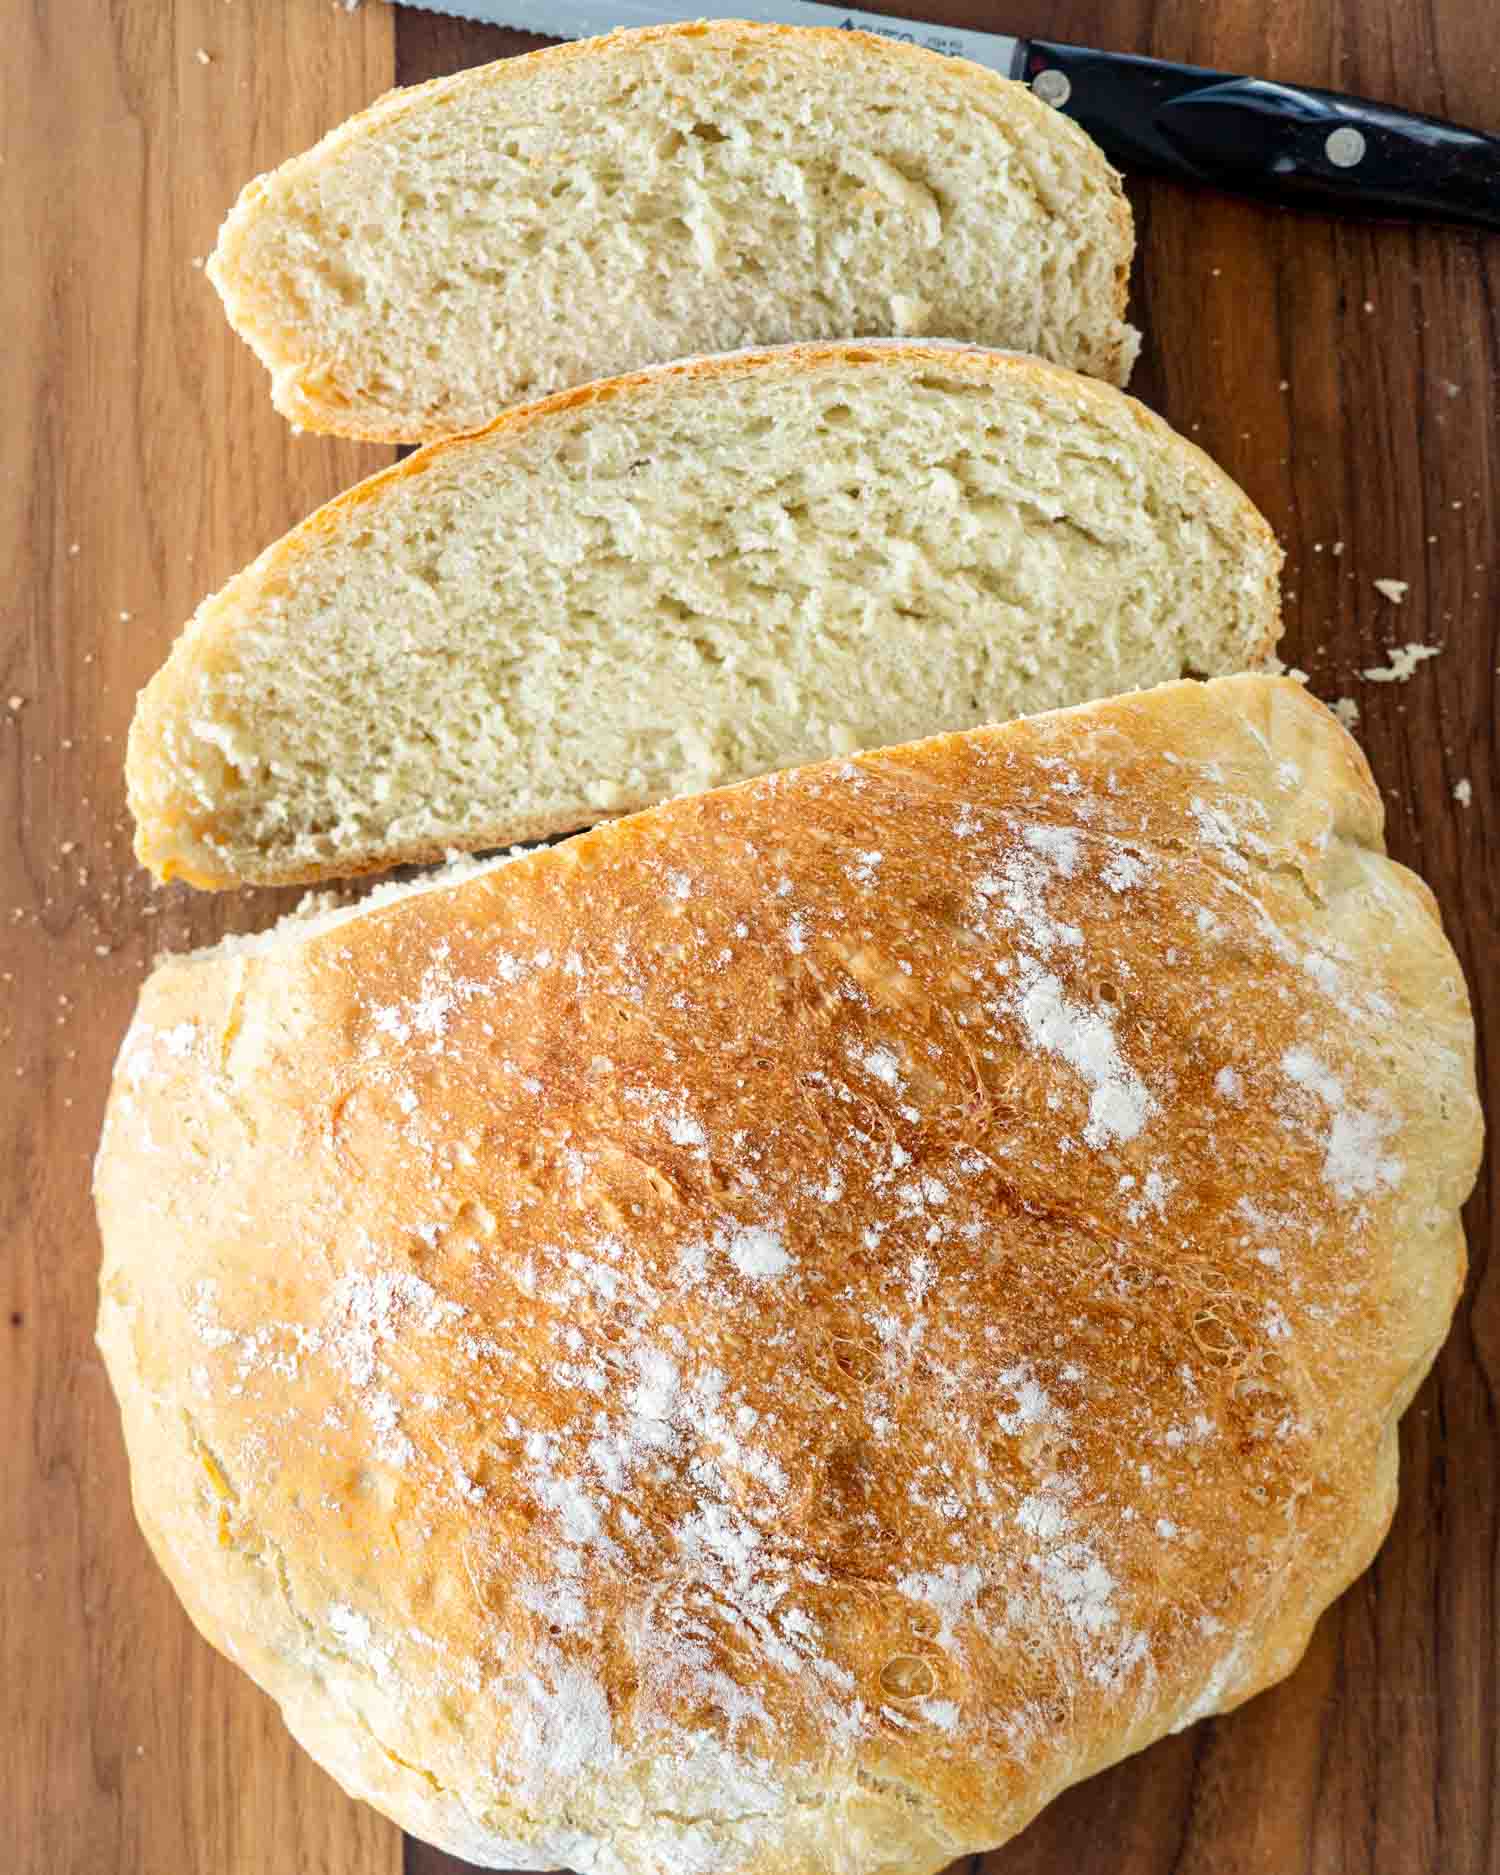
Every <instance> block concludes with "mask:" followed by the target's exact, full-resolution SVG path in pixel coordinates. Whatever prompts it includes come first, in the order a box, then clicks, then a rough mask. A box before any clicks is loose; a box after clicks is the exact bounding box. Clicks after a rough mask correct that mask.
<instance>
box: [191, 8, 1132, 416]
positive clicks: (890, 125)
mask: <svg viewBox="0 0 1500 1875" xmlns="http://www.w3.org/2000/svg"><path fill="white" fill-rule="evenodd" d="M1131 248H1132V233H1131V219H1130V211H1129V208H1128V206H1127V204H1126V201H1125V198H1124V195H1123V194H1122V193H1121V190H1120V186H1119V181H1118V178H1117V177H1116V175H1115V173H1114V171H1113V170H1112V169H1111V168H1110V166H1109V164H1108V163H1107V162H1106V161H1105V159H1104V157H1103V155H1102V154H1101V153H1100V151H1099V150H1098V149H1097V148H1096V147H1095V145H1094V144H1093V143H1092V142H1091V141H1090V140H1089V138H1088V137H1087V136H1085V134H1084V133H1083V132H1082V131H1081V130H1079V129H1078V128H1077V127H1076V126H1075V125H1074V124H1071V123H1069V122H1068V120H1067V119H1066V118H1064V117H1061V116H1060V115H1059V114H1058V113H1057V112H1056V111H1053V110H1051V109H1049V107H1048V106H1046V105H1045V104H1042V103H1041V102H1039V100H1038V99H1036V98H1035V97H1033V96H1032V94H1031V93H1030V92H1029V91H1028V90H1027V89H1026V87H1025V86H1023V85H1018V84H1013V83H1011V82H1010V81H1008V80H1006V79H1002V78H998V77H996V76H995V75H994V74H993V73H990V72H988V71H986V70H984V69H983V68H982V67H980V66H977V65H973V64H970V63H969V62H968V61H967V60H963V59H949V58H944V57H941V56H940V55H938V54H935V53H930V52H923V51H918V50H914V49H913V48H911V47H909V46H900V45H896V44H893V43H892V42H890V41H889V40H885V39H878V38H874V37H871V36H869V35H867V34H864V33H847V32H839V31H836V30H822V29H819V30H815V31H808V30H806V29H801V28H795V27H792V28H789V27H777V26H756V25H748V24H744V23H739V22H735V21H724V20H720V21H714V22H712V23H708V24H705V23H702V22H700V23H697V24H694V25H684V26H669V27H661V28H648V29H646V30H644V31H635V32H623V33H612V34H611V35H610V36H609V37H608V38H605V39H595V40H587V41H584V42H583V43H581V44H579V45H574V46H565V47H560V48H555V49H553V50H549V51H545V52H536V53H532V54H531V55H530V56H529V57H526V58H521V59H506V60H502V61H501V62H499V63H498V64H495V65H489V66H485V67H482V68H481V69H479V70H476V71H468V72H464V73H462V74H460V75H459V76H458V77H456V78H444V79H439V80H437V81H435V82H434V83H432V84H428V85H422V86H419V87H417V88H416V89H414V90H411V91H398V92H393V93H392V94H391V95H390V96H389V97H387V98H385V99H383V100H382V101H381V102H380V103H378V104H376V105H374V106H373V107H372V108H371V109H370V110H368V111H366V112H364V113H363V114H362V115H361V116H359V117H356V118H354V119H353V120H352V121H351V122H350V123H347V124H345V125H344V126H343V127H342V128H340V129H338V130H335V131H334V132H333V133H332V134H331V135H330V136H328V137H326V138H325V139H324V140H323V142H322V143H320V144H318V146H317V147H316V148H315V149H313V150H310V151H308V152H306V153H305V154H304V155H302V156H298V157H295V158H294V159H293V160H292V161H290V162H288V163H286V164H284V165H283V166H282V167H281V168H280V169H278V170H276V171H275V172H274V173H273V174H271V175H269V176H263V177H261V178H260V179H259V180H258V181H256V182H253V183H251V184H250V186H249V187H248V188H247V189H246V190H245V192H244V194H243V195H242V196H241V198H240V200H239V203H238V204H237V205H236V207H235V209H234V210H233V212H232V213H231V214H230V216H229V219H228V220H227V221H226V222H225V224H224V228H223V232H222V233H221V234H220V236H219V243H218V247H217V249H216V251H215V253H214V255H213V258H212V259H211V261H210V262H209V276H210V278H211V279H212V280H213V282H214V284H215V285H216V286H217V287H218V289H219V292H220V293H221V294H222V296H223V299H224V305H225V308H226V310H227V311H228V314H229V318H230V321H231V323H232V324H233V325H234V327H235V329H236V331H238V332H239V333H240V334H241V335H242V336H243V337H244V338H245V339H247V340H248V341H249V343H250V344H251V345H252V346H253V347H254V348H255V351H256V353H257V355H258V356H259V357H260V359H261V361H262V362H263V363H264V364H265V365H266V366H267V368H268V369H269V371H270V372H271V378H272V389H273V395H274V397H275V400H276V406H277V408H278V409H279V410H281V411H283V412H284V413H285V414H286V415H287V416H288V417H290V418H292V419H293V421H294V422H297V423H300V424H302V425H304V426H305V427H306V428H308V429H316V430H328V431H332V432H335V433H337V434H339V435H342V436H362V437H370V438H375V439H381V440H386V441H393V442H423V441H430V440H433V439H435V438H437V437H441V436H451V435H454V434H457V433H459V432H462V431H466V430H475V429H478V428H479V427H480V426H481V425H482V424H484V423H486V422H488V421H489V420H490V419H491V418H492V417H494V416H495V415H496V414H497V413H498V412H499V411H500V410H501V409H502V408H503V407H504V406H506V405H507V404H511V403H515V402H517V401H519V400H521V399H525V398H532V397H540V396H543V395H545V394H547V393H548V392H551V391H556V390H563V389H566V388H568V387H570V386H572V385H576V384H580V383H583V382H585V381H587V380H589V379H593V378H602V377H608V376H611V375H613V374H615V373H617V372H622V371H630V370H635V369H638V368H639V367H640V366H642V365H648V364H655V363H660V362H662V361H665V360H668V359H673V358H680V357H683V356H684V355H686V354H690V353H698V352H709V351H719V350H728V349H731V348H734V347H737V346H744V345H764V344H776V343H781V342H784V341H787V340H799V339H814V338H847V337H849V336H851V335H856V336H864V335H872V336H879V335H899V334H912V333H921V334H929V335H934V336H938V337H948V338H958V339H968V340H974V341H977V342H979V343H982V344H986V345H1005V346H1013V347H1015V348H1016V349H1018V350H1021V351H1028V352H1036V353H1039V354H1040V355H1041V356H1043V357H1045V358H1050V359H1054V360H1056V361H1057V362H1058V363H1061V364H1066V365H1070V366H1073V367H1074V368H1075V369H1078V370H1081V371H1088V372H1092V373H1094V374H1096V375H1097V376H1100V377H1104V378H1108V379H1110V380H1111V381H1113V382H1115V383H1123V382H1124V381H1125V379H1126V377H1127V376H1128V375H1129V371H1130V366H1131V363H1132V361H1133V359H1134V356H1135V350H1136V343H1137V339H1136V334H1135V333H1134V332H1133V331H1132V330H1131V328H1130V327H1129V326H1128V325H1126V324H1125V323H1124V320H1123V314H1124V310H1125V294H1126V276H1127V274H1128V272H1129V269H1130V257H1131Z"/></svg>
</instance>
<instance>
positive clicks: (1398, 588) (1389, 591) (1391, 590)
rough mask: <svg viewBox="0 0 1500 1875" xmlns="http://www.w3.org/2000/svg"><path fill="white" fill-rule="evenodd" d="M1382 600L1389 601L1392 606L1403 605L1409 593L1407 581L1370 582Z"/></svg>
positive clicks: (1385, 580) (1379, 580)
mask: <svg viewBox="0 0 1500 1875" xmlns="http://www.w3.org/2000/svg"><path fill="white" fill-rule="evenodd" d="M1372 583H1373V585H1374V587H1375V590H1376V592H1378V593H1379V594H1380V596H1381V598H1382V599H1389V600H1390V602H1391V604H1392V605H1402V604H1404V603H1405V600H1406V595H1407V594H1408V593H1409V592H1410V591H1411V581H1410V580H1409V579H1377V580H1375V581H1373V582H1372Z"/></svg>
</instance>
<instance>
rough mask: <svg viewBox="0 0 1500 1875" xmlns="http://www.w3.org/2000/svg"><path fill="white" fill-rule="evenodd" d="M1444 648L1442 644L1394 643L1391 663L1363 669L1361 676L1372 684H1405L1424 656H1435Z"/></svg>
mask: <svg viewBox="0 0 1500 1875" xmlns="http://www.w3.org/2000/svg"><path fill="white" fill-rule="evenodd" d="M1442 648H1443V647H1442V646H1441V645H1417V644H1410V645H1393V646H1392V647H1391V661H1390V663H1389V664H1386V665H1377V666H1376V668H1375V669H1374V670H1366V671H1361V672H1360V676H1361V677H1363V678H1364V679H1365V680H1366V682H1367V683H1372V684H1404V683H1405V682H1406V680H1407V678H1408V677H1410V676H1411V674H1412V672H1413V671H1414V670H1415V669H1416V668H1417V666H1418V665H1419V664H1420V663H1421V662H1422V660H1423V659H1424V658H1435V657H1436V656H1437V654H1438V653H1439V652H1440V651H1441V650H1442Z"/></svg>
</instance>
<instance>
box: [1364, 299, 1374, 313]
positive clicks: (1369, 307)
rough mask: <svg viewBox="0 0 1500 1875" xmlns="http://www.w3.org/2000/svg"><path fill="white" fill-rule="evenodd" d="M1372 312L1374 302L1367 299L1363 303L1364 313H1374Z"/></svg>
mask: <svg viewBox="0 0 1500 1875" xmlns="http://www.w3.org/2000/svg"><path fill="white" fill-rule="evenodd" d="M1374 310H1375V302H1374V300H1372V299H1367V300H1366V301H1365V311H1366V312H1374Z"/></svg>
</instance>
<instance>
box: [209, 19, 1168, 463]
mask: <svg viewBox="0 0 1500 1875" xmlns="http://www.w3.org/2000/svg"><path fill="white" fill-rule="evenodd" d="M710 36H712V37H714V38H716V39H722V40H724V41H725V42H726V43H727V44H729V45H730V46H733V47H743V48H747V49H748V48H751V47H754V46H757V45H763V44H766V43H768V42H772V41H775V40H777V39H786V38H790V39H794V40H796V41H797V42H798V43H799V45H805V46H807V47H808V48H809V49H811V50H813V51H815V52H816V53H817V54H818V56H820V57H822V58H824V59H827V60H828V61H829V62H830V63H840V64H843V65H845V66H857V65H858V64H859V63H860V62H861V61H862V60H864V59H866V58H868V57H870V56H872V55H873V56H876V57H878V58H881V59H886V60H890V61H892V62H894V63H896V64H904V65H905V66H906V67H907V68H908V70H909V71H910V73H911V75H912V80H913V82H914V83H921V84H924V85H931V86H934V87H936V88H940V89H944V90H952V91H958V92H961V93H962V94H963V95H965V96H966V97H970V98H973V99H983V100H985V101H986V102H987V103H988V104H989V105H991V106H992V107H994V108H995V109H996V112H997V117H996V121H997V122H999V123H1000V124H1001V125H1002V126H1003V127H1004V128H1005V129H1006V131H1007V134H1009V135H1011V136H1012V137H1013V138H1014V140H1016V141H1017V142H1018V143H1024V141H1025V140H1026V139H1027V138H1030V137H1044V138H1047V139H1058V138H1060V139H1062V140H1063V141H1065V142H1066V143H1068V144H1070V145H1071V147H1072V154H1073V158H1074V161H1075V162H1076V163H1077V164H1078V166H1079V167H1080V169H1087V170H1088V171H1090V172H1091V173H1092V174H1093V175H1094V176H1095V178H1096V179H1097V180H1098V182H1099V183H1100V184H1101V185H1102V186H1103V187H1105V188H1106V189H1107V190H1108V192H1109V196H1110V214H1111V219H1112V220H1113V222H1114V225H1115V230H1116V239H1117V242H1118V244H1119V249H1120V253H1121V259H1120V262H1119V264H1118V267H1117V269H1116V278H1115V305H1114V309H1113V310H1114V317H1115V320H1116V322H1123V321H1124V318H1125V312H1126V307H1127V304H1128V299H1129V287H1130V265H1131V256H1132V253H1133V251H1134V245H1135V223H1134V217H1133V214H1132V212H1131V207H1130V203H1129V200H1128V199H1127V197H1126V195H1125V191H1124V188H1123V186H1122V185H1121V181H1120V176H1119V172H1118V171H1117V170H1116V169H1114V168H1113V166H1112V165H1111V164H1110V163H1109V161H1108V160H1107V158H1106V157H1105V156H1104V153H1103V152H1102V151H1101V150H1100V149H1099V147H1098V145H1097V144H1096V143H1095V142H1094V141H1093V139H1092V138H1091V137H1089V136H1088V135H1087V134H1086V132H1084V131H1083V130H1081V129H1080V128H1079V127H1078V125H1077V124H1075V123H1073V122H1072V121H1071V120H1070V119H1068V118H1066V117H1064V116H1062V115H1061V114H1060V113H1059V112H1057V111H1055V110H1053V109H1052V107H1051V106H1050V105H1046V104H1043V103H1042V102H1041V100H1040V99H1039V98H1037V97H1036V96H1035V94H1034V93H1033V92H1032V91H1031V90H1030V88H1029V87H1028V86H1026V85H1023V84H1018V83H1016V82H1015V81H1014V80H1012V79H1009V78H1002V77H1001V76H1000V75H999V74H998V73H996V72H992V71H990V70H989V69H988V68H987V67H986V66H983V65H977V64H975V63H974V62H973V61H972V60H969V59H958V58H951V57H948V56H947V55H945V54H942V53H937V52H929V51H926V50H925V49H923V48H922V47H920V46H908V45H902V44H900V43H899V42H897V41H895V40H889V39H883V38H880V37H878V36H876V35H874V34H870V33H861V32H846V31H843V30H841V29H839V28H836V27H805V26H774V25H766V24H760V23H756V22H753V21H746V20H711V21H710V20H698V21H692V22H688V23H684V24H680V25H669V26H646V27H630V28H625V29H622V30H621V31H618V32H613V33H608V34H605V35H603V36H601V37H599V38H595V39H583V40H577V41H574V42H572V43H568V44H563V45H557V46H545V47H543V48H542V49H540V50H539V51H536V52H530V53H527V54H525V55H524V56H522V57H520V58H508V59H497V60H495V61H494V62H493V63H491V64H489V65H481V66H476V67H472V68H471V69H470V70H468V71H464V72H458V73H456V74H454V75H452V76H450V77H444V78H434V79H429V80H428V81H427V82H426V83H425V84H420V85H413V86H409V87H405V88H398V89H397V90H394V91H389V92H387V93H386V94H385V96H384V97H381V98H378V99H376V101H375V102H374V103H373V104H371V105H369V106H368V107H367V108H366V109H365V110H363V111H360V112H357V113H356V114H355V115H354V116H353V117H351V118H349V119H348V120H347V121H346V122H345V123H343V124H340V125H339V126H338V127H337V128H336V129H334V130H332V131H330V132H329V133H328V135H327V136H326V137H324V138H323V139H322V140H321V142H319V143H318V144H316V145H315V146H314V147H313V148H312V149H311V150H307V151H304V152H303V153H302V154H301V155H299V156H295V157H292V158H289V159H288V161H287V162H285V163H284V164H282V165H281V167H280V168H279V169H277V170H275V171H272V172H270V173H269V174H267V175H264V176H258V177H256V178H255V179H254V180H253V181H251V182H249V183H247V184H246V185H245V187H244V189H243V190H242V191H241V192H240V196H239V199H238V201H237V202H236V203H235V205H234V207H233V208H232V209H231V210H230V213H229V215H228V216H227V217H226V219H225V222H224V226H223V227H222V229H221V230H220V232H219V238H218V242H217V244H216V246H215V249H214V252H213V254H212V255H210V257H209V260H208V265H207V273H208V277H209V279H210V280H211V281H212V282H213V284H214V287H215V288H216V289H217V291H218V294H219V297H220V299H221V301H222V302H223V305H224V311H225V314H226V316H227V317H228V319H229V323H230V324H231V325H232V326H233V327H234V329H235V331H236V332H238V333H239V335H240V336H241V337H242V338H243V339H244V340H245V341H246V343H247V344H249V345H250V346H251V347H252V348H253V349H254V351H255V353H256V356H257V357H258V358H259V359H260V361H261V363H262V364H264V365H265V366H266V368H267V369H268V370H269V371H270V372H271V375H272V400H273V402H274V403H275V405H276V408H277V409H278V410H279V411H280V412H281V413H282V415H283V416H285V417H286V418H288V420H289V421H291V422H294V423H296V424H298V425H300V426H301V427H302V428H304V429H308V430H314V431H317V432H319V433H321V434H324V435H334V436H345V437H350V438H352V439H354V440H356V441H359V442H369V443H433V442H439V441H442V440H444V439H446V438H449V437H451V435H452V429H451V427H445V426H444V425H442V424H441V423H432V424H426V425H423V424H421V423H400V424H397V423H392V422H391V421H389V420H379V419H371V418H370V417H369V416H368V415H367V414H363V415H362V414H361V413H360V412H359V411H358V410H351V409H350V408H349V407H348V405H347V404H346V403H344V402H342V401H336V400H330V399H329V398H327V397H326V396H325V395H323V394H322V390H321V386H322V382H323V380H322V374H321V371H320V369H319V367H318V366H317V365H316V364H312V363H306V362H304V361H302V360H301V359H300V358H299V356H298V355H297V354H296V353H295V352H294V351H293V350H292V349H291V348H290V347H289V346H288V344H287V340H286V335H285V334H284V333H281V332H279V331H276V330H273V329H271V328H269V327H267V326H266V325H265V323H264V322H263V321H261V320H259V319H258V318H257V317H256V315H255V313H254V311H253V290H252V289H253V285H254V283H253V280H251V279H249V278H242V277H241V274H240V270H239V263H238V259H237V256H238V252H239V249H240V247H241V245H242V244H243V241H244V239H245V237H246V234H247V232H248V231H249V229H250V227H251V226H252V225H253V222H254V219H255V216H256V214H257V212H258V210H259V207H260V204H261V202H262V201H263V200H264V199H265V198H266V196H267V195H268V194H270V193H271V190H272V187H273V185H274V184H275V183H276V182H277V181H278V180H281V181H285V180H286V179H287V178H288V177H290V176H294V175H297V174H300V173H302V172H304V171H309V172H315V171H316V170H317V169H319V168H320V167H322V166H324V165H326V164H327V163H329V162H331V161H333V160H336V159H337V157H338V156H339V155H340V153H341V152H343V151H344V150H345V149H347V148H348V146H349V145H350V144H352V143H357V142H358V141H360V140H361V139H363V138H366V137H371V136H377V135H379V134H380V133H381V132H382V131H384V130H386V129H387V128H388V127H389V126H390V125H392V124H394V123H397V122H399V121H400V120H401V119H402V118H404V117H408V116H411V115H412V114H413V113H416V112H421V111H425V110H428V109H430V108H431V107H432V106H433V105H435V104H441V105H447V104H449V103H451V102H456V101H461V100H462V99H464V98H465V97H467V96H468V95H470V94H471V93H473V92H475V91H484V90H487V89H492V88H500V87H504V86H507V85H511V84H515V83H518V82H524V81H525V80H528V79H531V78H534V77H535V76H536V74H537V72H538V71H540V70H548V69H553V68H557V67H563V66H567V65H569V64H572V63H575V62H578V61H586V62H593V61H595V60H597V59H600V58H613V57H618V56H620V55H621V54H622V53H627V52H630V51H633V50H634V49H635V48H636V47H639V46H646V45H653V44H656V43H659V42H661V41H664V40H672V39H698V38H707V37H710ZM1133 363H1134V352H1133V350H1131V351H1129V353H1128V355H1127V351H1126V349H1125V342H1124V341H1122V343H1121V345H1120V346H1119V347H1117V349H1116V351H1115V353H1114V355H1113V356H1112V357H1110V358H1109V359H1107V360H1104V361H1102V362H1101V365H1100V369H1099V376H1100V378H1101V379H1103V380H1104V381H1107V382H1109V383H1112V384H1117V385H1123V384H1124V383H1125V382H1126V380H1127V379H1128V377H1129V375H1130V368H1131V365H1132V364H1133Z"/></svg>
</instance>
